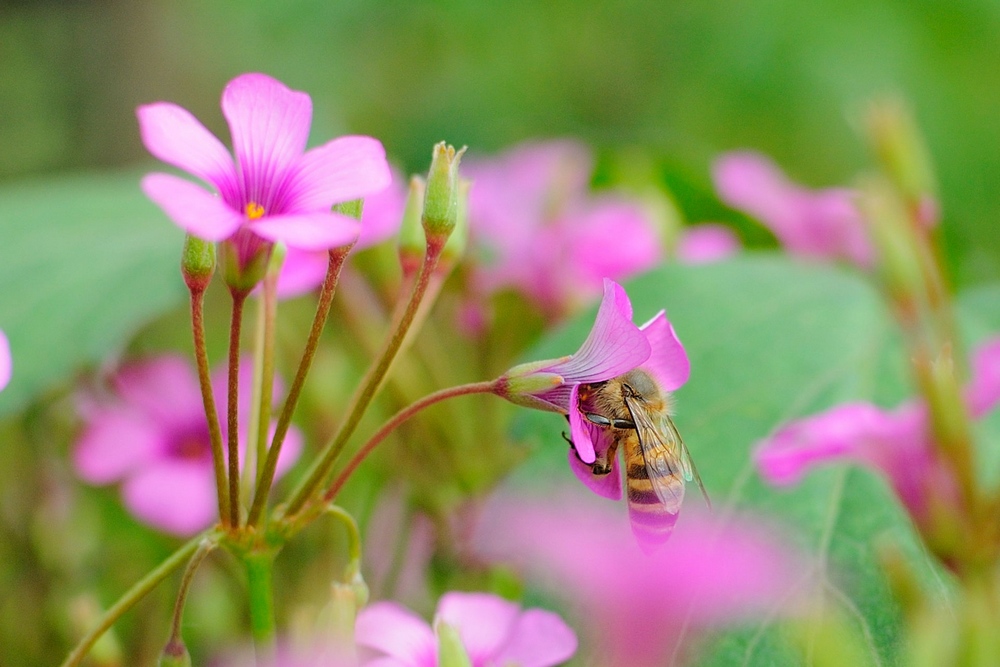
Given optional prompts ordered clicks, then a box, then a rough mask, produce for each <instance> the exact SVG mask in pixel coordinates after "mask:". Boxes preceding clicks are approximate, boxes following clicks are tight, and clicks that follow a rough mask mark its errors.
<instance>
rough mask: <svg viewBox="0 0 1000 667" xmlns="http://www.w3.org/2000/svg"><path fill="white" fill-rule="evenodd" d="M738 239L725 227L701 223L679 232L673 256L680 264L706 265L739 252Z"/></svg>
mask: <svg viewBox="0 0 1000 667" xmlns="http://www.w3.org/2000/svg"><path fill="white" fill-rule="evenodd" d="M741 247H742V245H741V244H740V238H739V237H738V236H737V235H736V232H734V231H733V230H732V229H730V228H729V227H727V226H726V225H719V224H713V223H702V224H700V225H693V226H691V227H685V228H684V229H683V230H681V237H680V240H678V242H677V248H676V249H675V251H674V255H675V256H676V257H677V261H679V262H681V263H682V264H707V263H709V262H718V261H720V260H723V259H726V258H727V257H732V256H733V255H735V254H737V253H738V252H739V251H740V248H741Z"/></svg>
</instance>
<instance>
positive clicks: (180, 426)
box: [73, 356, 302, 536]
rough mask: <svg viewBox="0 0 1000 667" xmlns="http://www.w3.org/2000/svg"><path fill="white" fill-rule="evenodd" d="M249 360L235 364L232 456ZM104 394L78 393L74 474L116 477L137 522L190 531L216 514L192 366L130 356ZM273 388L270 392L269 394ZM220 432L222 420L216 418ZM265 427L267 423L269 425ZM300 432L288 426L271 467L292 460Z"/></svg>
mask: <svg viewBox="0 0 1000 667" xmlns="http://www.w3.org/2000/svg"><path fill="white" fill-rule="evenodd" d="M252 378H253V365H252V363H251V362H250V361H249V359H247V360H244V361H243V362H241V364H240V369H239V396H240V402H241V405H240V412H239V414H240V417H241V420H240V447H241V450H240V452H241V453H240V459H241V462H242V460H243V459H244V456H243V453H244V452H245V445H246V442H245V440H246V431H247V422H248V420H249V414H250V386H251V381H252ZM111 384H112V390H113V392H112V395H111V396H108V397H105V396H96V395H92V394H87V395H84V396H82V397H81V401H80V403H81V405H80V411H81V413H82V415H83V417H84V420H85V425H84V429H83V432H82V433H81V434H80V437H79V440H78V441H77V443H76V448H75V450H74V452H73V462H74V464H75V467H76V470H77V474H79V475H80V477H81V478H82V479H84V480H85V481H87V482H89V483H91V484H111V483H114V482H117V481H121V482H122V496H123V498H124V502H125V506H126V507H127V508H128V509H129V511H131V512H132V514H134V515H135V516H136V517H137V518H139V519H140V520H141V521H142V522H144V523H147V524H149V525H151V526H154V527H155V528H158V529H160V530H163V531H165V532H168V533H172V534H174V535H181V536H186V535H193V534H194V533H196V532H198V531H199V530H202V529H203V528H206V527H207V526H209V525H210V524H211V523H212V521H213V520H214V519H217V513H218V512H217V507H218V506H217V502H216V490H215V478H214V476H213V463H212V448H211V442H210V440H209V431H208V423H207V421H206V419H205V411H204V406H203V404H202V397H201V390H200V388H199V386H198V378H197V376H196V375H195V372H194V369H193V368H191V366H190V364H188V363H187V362H186V361H185V360H184V359H183V358H181V357H177V356H162V357H157V358H155V359H149V360H145V361H140V362H135V363H132V364H129V365H127V366H125V367H124V368H122V369H121V370H120V371H119V372H118V373H116V374H115V375H114V377H113V378H111ZM212 385H213V387H214V389H215V392H214V393H215V402H216V405H225V389H224V388H225V386H226V374H225V369H224V368H223V369H219V370H218V371H216V372H215V374H214V377H213V382H212ZM277 393H278V391H277V388H276V391H275V394H277ZM221 426H222V431H223V436H222V439H223V441H225V438H226V435H225V434H226V423H225V420H223V421H222V424H221ZM272 428H273V426H272ZM301 448H302V436H301V434H300V433H299V432H298V431H297V430H296V429H295V428H292V429H291V430H289V432H288V437H287V438H286V440H285V444H284V447H283V448H282V450H281V456H280V458H279V461H278V469H277V472H278V474H282V473H283V472H284V471H286V470H288V468H289V467H290V466H291V465H292V464H293V463H294V462H295V459H296V458H297V457H298V455H299V452H300V450H301Z"/></svg>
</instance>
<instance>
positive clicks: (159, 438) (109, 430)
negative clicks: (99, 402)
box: [73, 406, 167, 484]
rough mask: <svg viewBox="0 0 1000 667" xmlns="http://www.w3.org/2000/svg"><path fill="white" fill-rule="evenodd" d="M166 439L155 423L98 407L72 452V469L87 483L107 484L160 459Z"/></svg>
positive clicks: (124, 411) (123, 411)
mask: <svg viewBox="0 0 1000 667" xmlns="http://www.w3.org/2000/svg"><path fill="white" fill-rule="evenodd" d="M166 437H167V434H166V433H165V432H164V431H163V430H161V429H160V428H158V426H157V425H156V424H155V423H152V422H151V421H150V420H149V419H145V418H143V417H142V416H141V415H138V414H136V413H135V412H133V411H131V410H129V409H127V408H124V407H120V406H116V407H112V408H107V407H98V408H96V409H95V410H94V411H93V414H91V415H89V416H88V417H87V423H86V425H85V427H84V430H83V433H81V434H80V437H79V439H78V440H77V442H76V446H75V447H74V449H73V466H74V468H76V472H77V474H78V475H79V476H80V478H81V479H83V480H84V481H86V482H88V483H90V484H110V483H111V482H116V481H118V480H119V479H121V478H122V477H124V476H125V475H127V474H129V473H130V472H131V471H132V470H135V469H137V468H142V467H144V466H147V465H149V464H151V463H152V462H153V461H155V460H156V459H157V458H159V456H160V455H161V452H162V451H163V449H164V447H165V446H166Z"/></svg>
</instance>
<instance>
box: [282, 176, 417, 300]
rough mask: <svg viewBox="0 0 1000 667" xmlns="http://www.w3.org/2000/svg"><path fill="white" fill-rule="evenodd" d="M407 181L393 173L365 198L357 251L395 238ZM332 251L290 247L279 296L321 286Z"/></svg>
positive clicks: (298, 293)
mask: <svg viewBox="0 0 1000 667" xmlns="http://www.w3.org/2000/svg"><path fill="white" fill-rule="evenodd" d="M405 185H406V181H405V180H404V179H402V178H400V177H399V176H398V174H394V175H393V179H392V184H391V185H390V186H389V187H387V188H385V189H383V190H381V191H380V192H376V193H375V194H372V195H369V196H368V197H365V203H364V208H363V210H362V214H361V235H360V236H359V237H358V241H357V243H355V244H354V250H364V249H365V248H370V247H371V246H374V245H377V244H379V243H381V242H382V241H385V240H387V239H389V238H391V237H392V236H393V235H395V234H396V232H398V231H399V225H400V223H401V222H402V221H403V208H404V207H405V205H406V187H405ZM328 264H329V253H328V252H325V251H317V250H300V249H298V248H289V249H288V254H286V255H285V263H284V264H282V266H281V273H280V274H279V275H278V297H279V298H282V299H287V298H291V297H295V296H300V295H302V294H305V293H306V292H309V291H310V290H313V289H315V288H317V287H319V286H320V285H321V284H322V283H323V278H325V277H326V270H327V266H328Z"/></svg>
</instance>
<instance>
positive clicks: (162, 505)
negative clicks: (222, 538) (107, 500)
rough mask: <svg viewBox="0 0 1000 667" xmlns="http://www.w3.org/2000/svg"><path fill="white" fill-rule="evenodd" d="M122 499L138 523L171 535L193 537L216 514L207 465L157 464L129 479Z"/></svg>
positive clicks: (213, 492)
mask: <svg viewBox="0 0 1000 667" xmlns="http://www.w3.org/2000/svg"><path fill="white" fill-rule="evenodd" d="M122 496H123V498H124V500H125V506H126V507H128V509H129V511H131V512H132V513H133V514H134V515H135V516H136V517H138V518H139V519H140V520H141V521H143V522H145V523H148V524H149V525H151V526H154V527H156V528H159V529H160V530H163V531H166V532H168V533H171V534H173V535H179V536H188V535H194V534H195V533H197V532H198V531H199V530H202V529H203V528H206V527H208V526H209V525H210V524H211V523H212V521H213V519H215V518H216V514H217V503H216V495H215V480H214V478H213V477H212V464H211V463H210V462H206V463H201V462H195V461H158V462H157V463H156V464H154V465H150V466H147V467H145V468H143V469H142V470H139V471H136V472H135V474H133V475H132V476H131V477H129V479H128V480H127V481H126V482H125V484H124V485H123V486H122Z"/></svg>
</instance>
